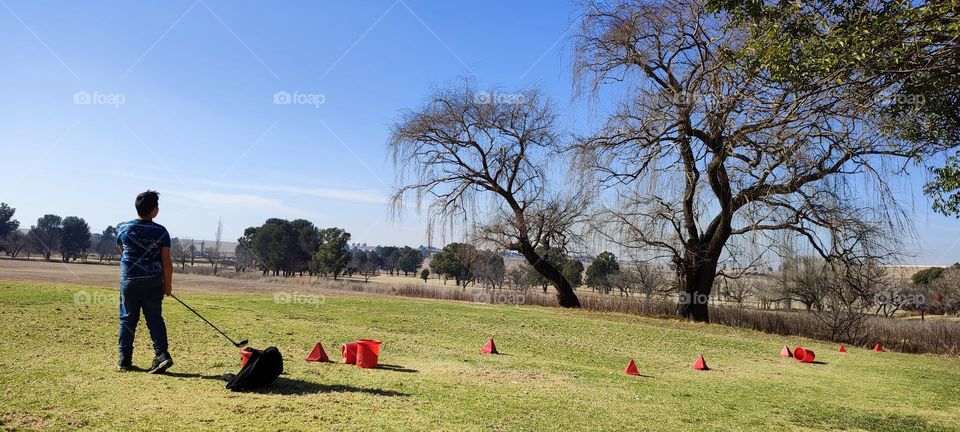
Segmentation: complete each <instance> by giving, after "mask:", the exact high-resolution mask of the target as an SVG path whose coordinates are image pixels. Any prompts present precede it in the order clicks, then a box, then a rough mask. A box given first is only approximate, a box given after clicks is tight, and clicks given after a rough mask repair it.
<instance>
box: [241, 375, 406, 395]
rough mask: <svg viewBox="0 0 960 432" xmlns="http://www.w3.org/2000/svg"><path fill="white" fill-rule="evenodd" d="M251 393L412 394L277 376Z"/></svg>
mask: <svg viewBox="0 0 960 432" xmlns="http://www.w3.org/2000/svg"><path fill="white" fill-rule="evenodd" d="M249 392H250V393H259V394H277V395H306V394H316V393H365V394H369V395H374V396H389V397H396V396H410V394H409V393H403V392H398V391H394V390H383V389H377V388H365V387H356V386H352V385H344V384H320V383H315V382H310V381H303V380H298V379H290V378H283V377H280V378H277V380H276V381H274V382H273V384H271V385H270V386H268V387H264V388H260V389H252V390H249Z"/></svg>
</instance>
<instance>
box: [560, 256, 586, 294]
mask: <svg viewBox="0 0 960 432" xmlns="http://www.w3.org/2000/svg"><path fill="white" fill-rule="evenodd" d="M563 277H564V278H566V279H567V282H570V286H572V287H574V288H577V287H579V286H580V285H583V263H582V262H580V260H577V259H568V260H566V262H564V263H563Z"/></svg>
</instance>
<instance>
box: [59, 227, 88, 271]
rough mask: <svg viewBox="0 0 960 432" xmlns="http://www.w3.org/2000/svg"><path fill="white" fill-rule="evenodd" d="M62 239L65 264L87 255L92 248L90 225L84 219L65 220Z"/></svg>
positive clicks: (61, 245)
mask: <svg viewBox="0 0 960 432" xmlns="http://www.w3.org/2000/svg"><path fill="white" fill-rule="evenodd" d="M60 233H61V238H60V255H61V256H62V257H63V262H67V261H73V260H76V259H77V258H81V257H83V256H85V255H86V252H87V249H89V248H90V225H87V222H86V221H85V220H83V219H82V218H78V217H76V216H67V217H65V218H63V225H62V226H61V230H60Z"/></svg>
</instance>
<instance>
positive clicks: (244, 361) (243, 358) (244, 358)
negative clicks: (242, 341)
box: [240, 349, 253, 367]
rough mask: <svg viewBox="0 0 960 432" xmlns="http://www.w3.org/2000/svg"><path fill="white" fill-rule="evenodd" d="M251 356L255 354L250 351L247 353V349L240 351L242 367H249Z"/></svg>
mask: <svg viewBox="0 0 960 432" xmlns="http://www.w3.org/2000/svg"><path fill="white" fill-rule="evenodd" d="M250 354H253V353H252V352H250V351H247V350H246V349H242V350H240V367H244V366H246V365H247V360H250Z"/></svg>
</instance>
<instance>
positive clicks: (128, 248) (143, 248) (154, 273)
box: [117, 219, 170, 280]
mask: <svg viewBox="0 0 960 432" xmlns="http://www.w3.org/2000/svg"><path fill="white" fill-rule="evenodd" d="M117 244H118V245H120V246H123V255H122V256H121V257H120V277H121V279H125V280H127V279H148V278H157V277H160V278H162V277H163V263H161V261H160V249H161V248H165V247H170V233H168V232H167V229H166V228H164V227H163V225H160V224H158V223H156V222H153V221H150V222H147V221H142V220H140V219H134V220H132V221H130V222H124V223H122V224H120V226H118V227H117Z"/></svg>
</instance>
